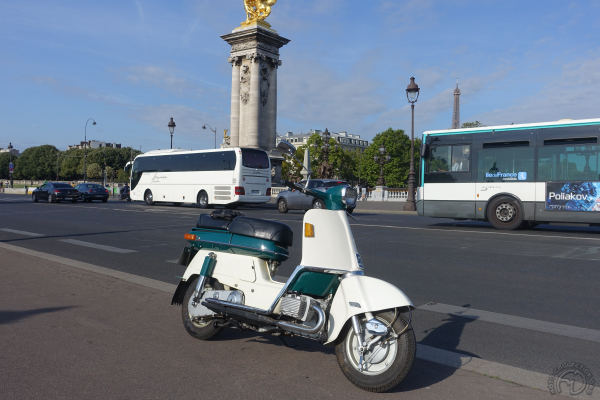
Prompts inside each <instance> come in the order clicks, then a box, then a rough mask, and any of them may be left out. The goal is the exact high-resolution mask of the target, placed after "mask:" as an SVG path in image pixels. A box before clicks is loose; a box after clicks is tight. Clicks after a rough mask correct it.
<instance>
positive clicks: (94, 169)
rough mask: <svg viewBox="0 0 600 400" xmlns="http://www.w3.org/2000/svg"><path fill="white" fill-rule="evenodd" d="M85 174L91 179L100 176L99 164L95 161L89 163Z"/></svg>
mask: <svg viewBox="0 0 600 400" xmlns="http://www.w3.org/2000/svg"><path fill="white" fill-rule="evenodd" d="M86 169H87V176H88V178H91V179H98V178H102V170H101V169H100V165H99V164H97V163H93V164H89V165H88V166H87V168H86Z"/></svg>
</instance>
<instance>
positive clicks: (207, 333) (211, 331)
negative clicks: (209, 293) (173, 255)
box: [181, 278, 223, 340]
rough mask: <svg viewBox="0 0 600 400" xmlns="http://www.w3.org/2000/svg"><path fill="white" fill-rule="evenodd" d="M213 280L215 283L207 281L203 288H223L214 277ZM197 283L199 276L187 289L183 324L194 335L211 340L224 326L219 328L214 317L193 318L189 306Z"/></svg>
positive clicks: (182, 315)
mask: <svg viewBox="0 0 600 400" xmlns="http://www.w3.org/2000/svg"><path fill="white" fill-rule="evenodd" d="M211 281H213V284H211V283H206V284H205V285H204V289H203V290H223V285H221V284H220V283H219V282H217V281H214V280H212V279H211ZM197 283H198V278H196V279H194V280H193V281H192V282H190V284H189V286H188V288H187V290H186V291H185V296H184V297H183V304H182V305H181V319H182V320H183V326H184V327H185V330H186V331H187V333H189V334H190V335H191V336H192V337H194V338H196V339H199V340H210V339H212V338H214V337H215V336H217V335H218V334H219V333H221V331H222V330H223V328H218V327H216V326H215V325H214V321H215V319H214V318H204V319H202V320H193V319H192V317H191V315H190V312H189V307H191V305H190V302H191V298H192V295H193V294H194V290H196V284H197Z"/></svg>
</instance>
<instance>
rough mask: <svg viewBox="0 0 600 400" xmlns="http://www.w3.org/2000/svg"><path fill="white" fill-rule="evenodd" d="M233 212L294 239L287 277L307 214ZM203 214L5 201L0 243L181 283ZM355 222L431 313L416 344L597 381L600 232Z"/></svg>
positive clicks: (381, 264)
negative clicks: (282, 226)
mask: <svg viewBox="0 0 600 400" xmlns="http://www.w3.org/2000/svg"><path fill="white" fill-rule="evenodd" d="M240 211H242V212H243V213H244V214H246V215H247V216H250V217H256V218H267V219H274V220H278V221H282V222H285V223H287V224H288V225H289V226H290V227H291V228H292V229H293V230H294V234H295V237H296V245H295V246H293V247H292V248H291V249H290V250H291V256H290V259H289V260H288V261H287V262H286V263H285V264H284V265H283V266H282V267H281V268H280V270H279V275H282V276H288V275H289V274H290V273H291V272H292V270H293V269H294V268H295V266H296V265H297V264H298V263H299V261H300V258H301V248H300V235H301V222H302V217H303V212H289V213H288V214H279V213H278V212H277V211H276V210H270V209H257V208H255V209H249V208H248V209H241V210H240ZM200 213H201V210H200V209H198V208H197V207H194V206H182V207H173V206H170V205H161V206H154V207H148V206H146V205H144V204H141V203H120V202H118V201H109V202H108V203H107V204H102V203H99V202H97V203H93V204H83V203H77V204H71V203H61V204H48V203H44V202H39V203H32V202H31V200H30V199H29V198H28V197H25V196H16V195H0V241H2V242H5V243H8V244H12V245H16V246H20V247H24V248H28V249H33V250H37V251H41V252H45V253H49V254H54V255H58V256H62V257H66V258H70V259H74V260H78V261H83V262H87V263H91V264H95V265H98V266H102V267H105V268H111V269H116V270H120V271H124V272H128V273H131V274H136V275H140V276H144V277H148V278H152V279H156V280H160V281H164V282H169V283H173V284H176V283H177V281H178V279H177V278H176V277H177V276H181V275H182V273H183V271H184V268H183V267H181V266H179V265H177V264H176V260H177V259H178V257H179V254H180V252H181V249H182V248H183V247H184V246H185V245H186V242H185V241H184V240H183V234H184V233H187V232H188V230H189V229H190V228H191V227H192V226H194V225H195V223H196V220H197V218H198V215H199V214H200ZM356 217H357V218H358V219H359V222H354V221H352V222H351V225H352V229H353V233H354V236H355V241H356V244H357V247H358V250H359V251H360V253H361V256H362V259H363V262H364V265H365V273H366V274H367V275H370V276H374V277H376V278H380V279H384V280H386V281H389V282H391V283H392V284H394V285H396V286H397V287H399V288H400V289H401V290H403V291H404V292H405V293H406V294H407V295H408V296H409V297H410V298H411V300H412V301H413V304H414V305H415V306H416V307H421V306H425V305H426V304H428V303H430V305H429V306H426V308H428V310H429V311H428V310H424V309H417V310H415V312H414V313H413V326H414V327H415V332H416V334H417V338H418V340H419V342H420V343H421V344H425V345H428V346H432V347H436V348H439V349H444V350H449V351H453V352H457V353H463V354H466V355H471V356H475V357H480V358H483V359H485V360H489V361H494V362H497V363H502V364H506V365H510V366H514V367H519V368H522V369H525V370H530V371H536V372H540V373H543V374H549V373H550V372H551V371H552V369H553V368H555V367H556V366H558V365H560V364H561V363H563V362H566V361H574V362H578V363H582V364H584V365H585V366H587V367H588V368H589V369H590V370H591V371H592V373H594V374H595V376H596V377H597V378H598V377H600V311H598V309H597V303H598V301H597V299H598V288H600V269H599V266H600V263H599V261H600V229H597V228H572V227H556V226H542V227H538V228H535V229H532V230H521V231H513V232H501V231H496V230H494V229H493V228H491V226H489V225H488V224H484V223H476V222H455V221H452V220H444V219H430V218H422V217H417V216H409V215H384V214H377V215H376V214H372V215H369V214H361V213H359V212H358V210H357V214H356ZM17 231H19V232H17ZM36 234H37V235H40V236H33V235H36ZM89 246H93V247H89ZM452 307H455V308H452ZM456 307H463V309H457V308H456ZM173 308H174V312H178V310H177V311H175V307H173ZM465 315H467V316H466V317H465ZM469 316H470V317H469ZM181 329H182V330H183V327H181Z"/></svg>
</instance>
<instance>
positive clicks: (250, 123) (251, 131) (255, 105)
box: [245, 54, 261, 148]
mask: <svg viewBox="0 0 600 400" xmlns="http://www.w3.org/2000/svg"><path fill="white" fill-rule="evenodd" d="M260 58H261V57H260V55H259V54H252V56H251V59H250V61H251V62H250V100H248V119H247V120H246V127H245V128H246V129H245V135H246V138H247V139H246V140H247V144H246V146H248V147H255V148H258V147H260V146H259V144H258V134H259V132H260V122H261V121H260V115H259V113H260Z"/></svg>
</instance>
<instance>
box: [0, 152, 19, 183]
mask: <svg viewBox="0 0 600 400" xmlns="http://www.w3.org/2000/svg"><path fill="white" fill-rule="evenodd" d="M11 161H12V163H13V165H14V166H15V168H16V166H17V157H16V156H14V155H12V154H9V153H0V179H9V178H10V175H9V174H8V164H10V162H11Z"/></svg>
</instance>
